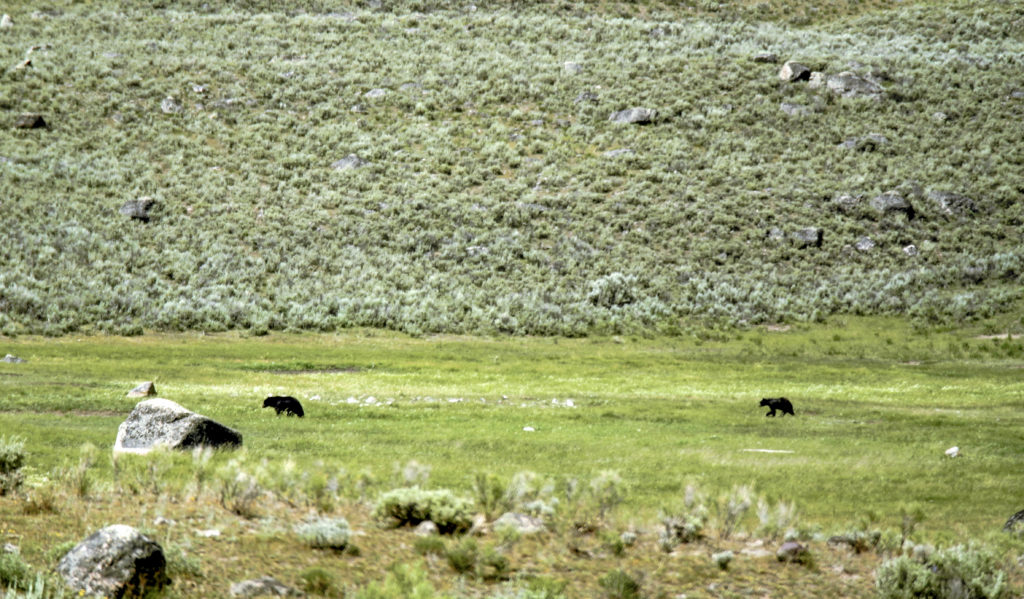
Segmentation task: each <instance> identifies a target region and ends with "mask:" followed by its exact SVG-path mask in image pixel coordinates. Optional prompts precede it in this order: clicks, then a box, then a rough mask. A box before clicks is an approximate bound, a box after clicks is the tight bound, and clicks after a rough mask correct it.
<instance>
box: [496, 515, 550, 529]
mask: <svg viewBox="0 0 1024 599" xmlns="http://www.w3.org/2000/svg"><path fill="white" fill-rule="evenodd" d="M491 528H493V529H494V530H499V529H501V528H512V529H514V530H515V531H516V532H518V533H519V534H521V535H535V534H538V533H542V532H545V531H546V530H547V526H545V525H544V521H543V520H541V519H540V518H535V517H533V516H530V515H529V514H519V513H514V512H505V513H504V514H502V515H501V517H499V518H498V519H497V520H495V521H494V524H493V525H492V526H491Z"/></svg>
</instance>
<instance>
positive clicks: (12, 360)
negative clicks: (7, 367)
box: [0, 354, 25, 364]
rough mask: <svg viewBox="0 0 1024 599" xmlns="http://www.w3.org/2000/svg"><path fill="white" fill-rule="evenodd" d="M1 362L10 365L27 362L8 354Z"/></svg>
mask: <svg viewBox="0 0 1024 599" xmlns="http://www.w3.org/2000/svg"><path fill="white" fill-rule="evenodd" d="M0 362H7V363H8V364H24V363H25V360H22V359H21V358H19V357H18V356H15V355H13V354H7V355H6V356H4V358H3V360H0Z"/></svg>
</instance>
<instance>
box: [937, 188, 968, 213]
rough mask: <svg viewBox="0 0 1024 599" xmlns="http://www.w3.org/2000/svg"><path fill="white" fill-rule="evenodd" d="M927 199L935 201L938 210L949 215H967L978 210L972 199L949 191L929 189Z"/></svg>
mask: <svg viewBox="0 0 1024 599" xmlns="http://www.w3.org/2000/svg"><path fill="white" fill-rule="evenodd" d="M928 199H929V200H931V201H932V202H934V203H935V206H936V207H937V208H938V209H939V211H940V212H942V213H944V214H947V215H949V216H969V215H971V214H974V213H975V212H977V211H978V205H977V204H975V203H974V200H972V199H971V198H969V197H967V196H964V195H960V194H958V193H954V192H950V191H930V192H928Z"/></svg>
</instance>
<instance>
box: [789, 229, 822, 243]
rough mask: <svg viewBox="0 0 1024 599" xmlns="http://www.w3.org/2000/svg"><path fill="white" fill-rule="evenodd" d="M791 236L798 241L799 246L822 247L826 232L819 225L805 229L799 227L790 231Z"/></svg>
mask: <svg viewBox="0 0 1024 599" xmlns="http://www.w3.org/2000/svg"><path fill="white" fill-rule="evenodd" d="M790 237H791V238H792V239H793V241H795V242H796V245H797V247H800V248H807V247H816V248H819V247H821V242H822V240H823V239H824V237H825V234H824V232H823V231H822V230H821V229H820V228H819V227H805V228H803V229H797V230H796V231H793V232H792V233H790Z"/></svg>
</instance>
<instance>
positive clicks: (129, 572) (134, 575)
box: [57, 524, 171, 599]
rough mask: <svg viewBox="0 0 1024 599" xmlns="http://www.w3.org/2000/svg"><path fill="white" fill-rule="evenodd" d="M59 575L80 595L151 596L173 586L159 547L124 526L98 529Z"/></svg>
mask: <svg viewBox="0 0 1024 599" xmlns="http://www.w3.org/2000/svg"><path fill="white" fill-rule="evenodd" d="M57 572H58V573H60V575H61V576H63V577H64V581H65V582H67V585H68V586H69V587H71V588H72V589H74V590H76V591H79V593H80V594H88V595H92V596H102V597H117V598H119V599H121V598H123V599H127V598H134V597H146V596H151V595H152V594H154V593H155V592H156V591H159V590H160V589H162V588H163V587H165V586H167V585H168V584H170V583H171V579H170V578H168V576H167V559H166V558H165V557H164V552H163V549H162V548H161V547H160V545H159V544H157V543H156V542H155V541H153V540H152V539H150V538H149V537H147V536H145V535H143V534H142V533H140V532H139V531H137V530H135V529H134V528H132V527H131V526H125V525H123V524H115V525H113V526H108V527H106V528H103V529H101V530H98V531H96V532H94V533H93V534H91V535H89V537H88V538H86V539H85V540H84V541H82V542H81V543H79V544H78V545H75V547H74V548H73V549H71V551H69V552H68V553H67V554H66V555H65V556H64V557H62V558H61V560H60V563H59V564H57Z"/></svg>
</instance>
